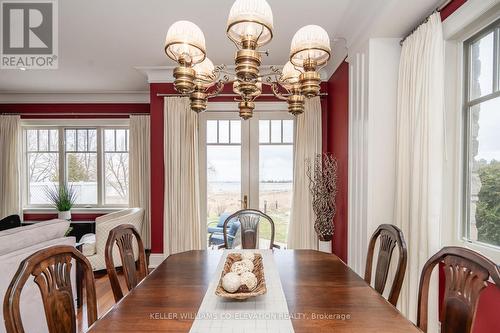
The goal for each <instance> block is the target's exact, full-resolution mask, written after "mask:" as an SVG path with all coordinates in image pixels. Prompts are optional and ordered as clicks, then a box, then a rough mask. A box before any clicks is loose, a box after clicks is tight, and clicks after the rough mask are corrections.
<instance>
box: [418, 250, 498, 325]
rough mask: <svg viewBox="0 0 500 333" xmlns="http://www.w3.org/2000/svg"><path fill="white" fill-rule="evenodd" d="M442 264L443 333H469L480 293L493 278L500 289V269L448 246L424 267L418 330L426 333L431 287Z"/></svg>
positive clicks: (419, 296) (470, 253)
mask: <svg viewBox="0 0 500 333" xmlns="http://www.w3.org/2000/svg"><path fill="white" fill-rule="evenodd" d="M439 263H442V264H443V269H444V275H445V281H446V282H445V292H444V298H443V301H442V304H441V305H442V307H441V309H442V311H441V314H440V318H439V319H440V321H441V333H470V332H472V327H473V324H474V319H475V317H476V310H477V304H478V301H479V296H480V294H481V291H482V290H483V289H484V288H486V287H487V286H488V280H489V279H490V278H491V279H492V280H493V282H494V283H495V284H496V286H497V288H500V268H499V266H498V265H496V264H495V263H494V262H493V261H491V260H489V259H488V258H486V257H484V256H482V255H481V254H479V253H477V252H474V251H472V250H469V249H466V248H462V247H457V246H449V247H444V248H443V249H441V251H439V252H438V253H436V254H435V255H433V256H432V257H431V258H430V259H429V260H428V261H427V262H426V263H425V265H424V268H423V269H422V275H421V276H420V286H419V288H418V312H417V326H418V327H419V328H420V329H421V330H422V331H424V332H427V316H428V298H429V283H430V279H431V275H432V271H433V269H434V267H436V266H437V265H438V264H439Z"/></svg>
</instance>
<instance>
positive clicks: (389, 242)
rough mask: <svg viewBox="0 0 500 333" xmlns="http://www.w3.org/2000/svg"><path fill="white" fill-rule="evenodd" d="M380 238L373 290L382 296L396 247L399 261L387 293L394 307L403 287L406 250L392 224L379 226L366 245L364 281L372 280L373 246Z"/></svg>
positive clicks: (397, 230) (401, 235)
mask: <svg viewBox="0 0 500 333" xmlns="http://www.w3.org/2000/svg"><path fill="white" fill-rule="evenodd" d="M378 238H380V245H379V251H378V257H377V267H376V269H375V286H374V287H375V290H376V291H377V292H378V293H379V294H381V295H382V294H383V293H384V290H385V286H386V283H387V276H388V273H389V267H390V265H391V259H392V254H393V252H394V248H395V247H396V245H397V246H398V252H399V259H398V264H397V267H396V273H395V275H394V280H393V282H392V287H391V290H390V292H389V297H388V299H387V300H388V301H389V302H390V303H391V304H392V305H394V306H396V304H397V302H398V298H399V293H400V291H401V286H402V285H403V279H404V277H405V272H406V260H407V248H406V242H405V238H404V235H403V232H402V231H401V230H400V229H399V228H398V227H396V226H394V225H392V224H381V225H380V226H379V227H378V228H377V230H375V232H374V233H373V235H372V238H371V239H370V243H369V244H368V254H367V256H366V268H365V281H366V283H368V284H370V283H371V279H372V263H373V252H374V251H375V244H376V242H377V239H378Z"/></svg>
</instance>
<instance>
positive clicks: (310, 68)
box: [165, 0, 331, 119]
mask: <svg viewBox="0 0 500 333" xmlns="http://www.w3.org/2000/svg"><path fill="white" fill-rule="evenodd" d="M273 29H274V26H273V13H272V11H271V7H270V6H269V4H268V3H267V2H266V0H236V1H235V2H234V4H233V6H232V7H231V10H230V12H229V17H228V20H227V29H226V34H227V37H228V38H229V39H230V40H231V41H232V42H233V43H234V45H235V46H236V49H237V51H236V55H235V57H234V63H235V66H234V70H231V71H230V70H229V69H228V68H227V67H226V65H218V66H214V64H213V63H212V61H210V59H208V58H207V52H206V47H205V36H204V35H203V32H202V31H201V29H200V28H199V27H198V26H197V25H196V24H194V23H192V22H189V21H177V22H175V23H174V24H172V25H171V26H170V28H169V29H168V32H167V37H166V40H165V53H166V54H167V56H168V57H169V58H170V59H172V60H174V61H175V62H177V67H176V68H175V69H174V72H173V76H174V78H175V80H174V88H175V90H176V91H177V92H178V93H180V94H182V95H186V96H189V98H190V101H191V109H192V110H193V111H195V112H203V111H205V110H206V108H207V101H208V99H209V98H212V97H215V96H217V95H218V94H220V93H221V92H222V91H223V89H224V86H225V85H226V84H232V90H233V92H234V93H235V94H236V95H237V96H238V97H237V98H236V99H235V100H236V101H237V102H238V108H239V112H240V117H241V118H243V119H249V118H251V117H252V114H253V110H254V109H255V99H256V98H257V97H259V96H260V95H261V94H262V87H263V85H268V86H270V87H271V91H272V93H273V94H274V95H275V96H276V97H277V98H278V99H280V100H284V101H287V103H288V111H289V112H290V113H291V114H293V115H298V114H301V113H302V112H304V105H305V99H306V98H311V97H314V96H317V95H318V94H319V92H320V83H321V78H320V74H319V69H321V67H323V66H325V65H326V63H327V62H328V60H329V59H330V56H331V48H330V38H329V37H328V33H327V32H326V31H325V30H324V29H323V28H321V27H320V26H317V25H307V26H304V27H302V28H300V29H299V30H298V31H297V32H296V33H295V35H294V36H293V38H292V43H291V47H290V56H289V60H288V62H287V63H286V64H285V65H284V66H283V68H282V69H279V68H277V67H274V66H270V67H269V68H268V70H267V72H264V73H261V71H260V67H261V62H262V55H263V54H266V55H267V54H268V51H262V50H260V49H261V48H262V46H264V45H266V44H267V43H269V42H270V41H271V39H272V38H273Z"/></svg>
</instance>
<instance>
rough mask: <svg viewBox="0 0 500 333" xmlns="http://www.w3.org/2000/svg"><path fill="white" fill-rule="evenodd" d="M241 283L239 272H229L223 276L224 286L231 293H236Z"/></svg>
mask: <svg viewBox="0 0 500 333" xmlns="http://www.w3.org/2000/svg"><path fill="white" fill-rule="evenodd" d="M240 285H241V278H240V276H239V275H238V274H236V273H233V272H229V273H227V274H226V275H224V277H223V278H222V288H224V290H225V291H227V292H229V293H234V292H235V291H236V290H238V288H239V287H240Z"/></svg>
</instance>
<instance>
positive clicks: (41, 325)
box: [0, 220, 76, 333]
mask: <svg viewBox="0 0 500 333" xmlns="http://www.w3.org/2000/svg"><path fill="white" fill-rule="evenodd" d="M68 228H69V222H68V221H63V220H50V221H45V222H37V223H35V224H33V225H29V226H23V227H19V228H13V229H8V230H4V231H0V272H1V274H0V300H1V302H2V304H3V300H4V297H5V292H6V291H7V289H8V288H9V285H10V282H11V281H12V278H13V277H14V275H15V273H16V272H17V270H18V268H19V264H20V263H21V261H23V260H24V259H25V258H26V257H28V256H30V255H31V254H33V253H35V252H36V251H38V250H41V249H43V248H46V247H50V246H54V245H70V246H74V245H75V238H74V237H65V236H64V235H65V234H66V232H67V231H68ZM72 270H73V271H72V279H71V282H72V285H73V296H74V297H76V293H75V286H76V281H75V279H74V272H75V271H74V266H73V268H72ZM20 308H21V318H22V321H23V325H24V330H25V332H26V333H30V332H37V333H40V332H47V331H48V328H47V322H46V319H45V312H44V309H43V303H42V298H41V295H40V289H38V286H37V285H36V284H35V282H33V280H32V279H31V280H28V282H27V283H26V285H25V287H24V288H23V291H22V293H21V301H20ZM5 332H6V328H5V324H4V318H3V311H0V333H5Z"/></svg>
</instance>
